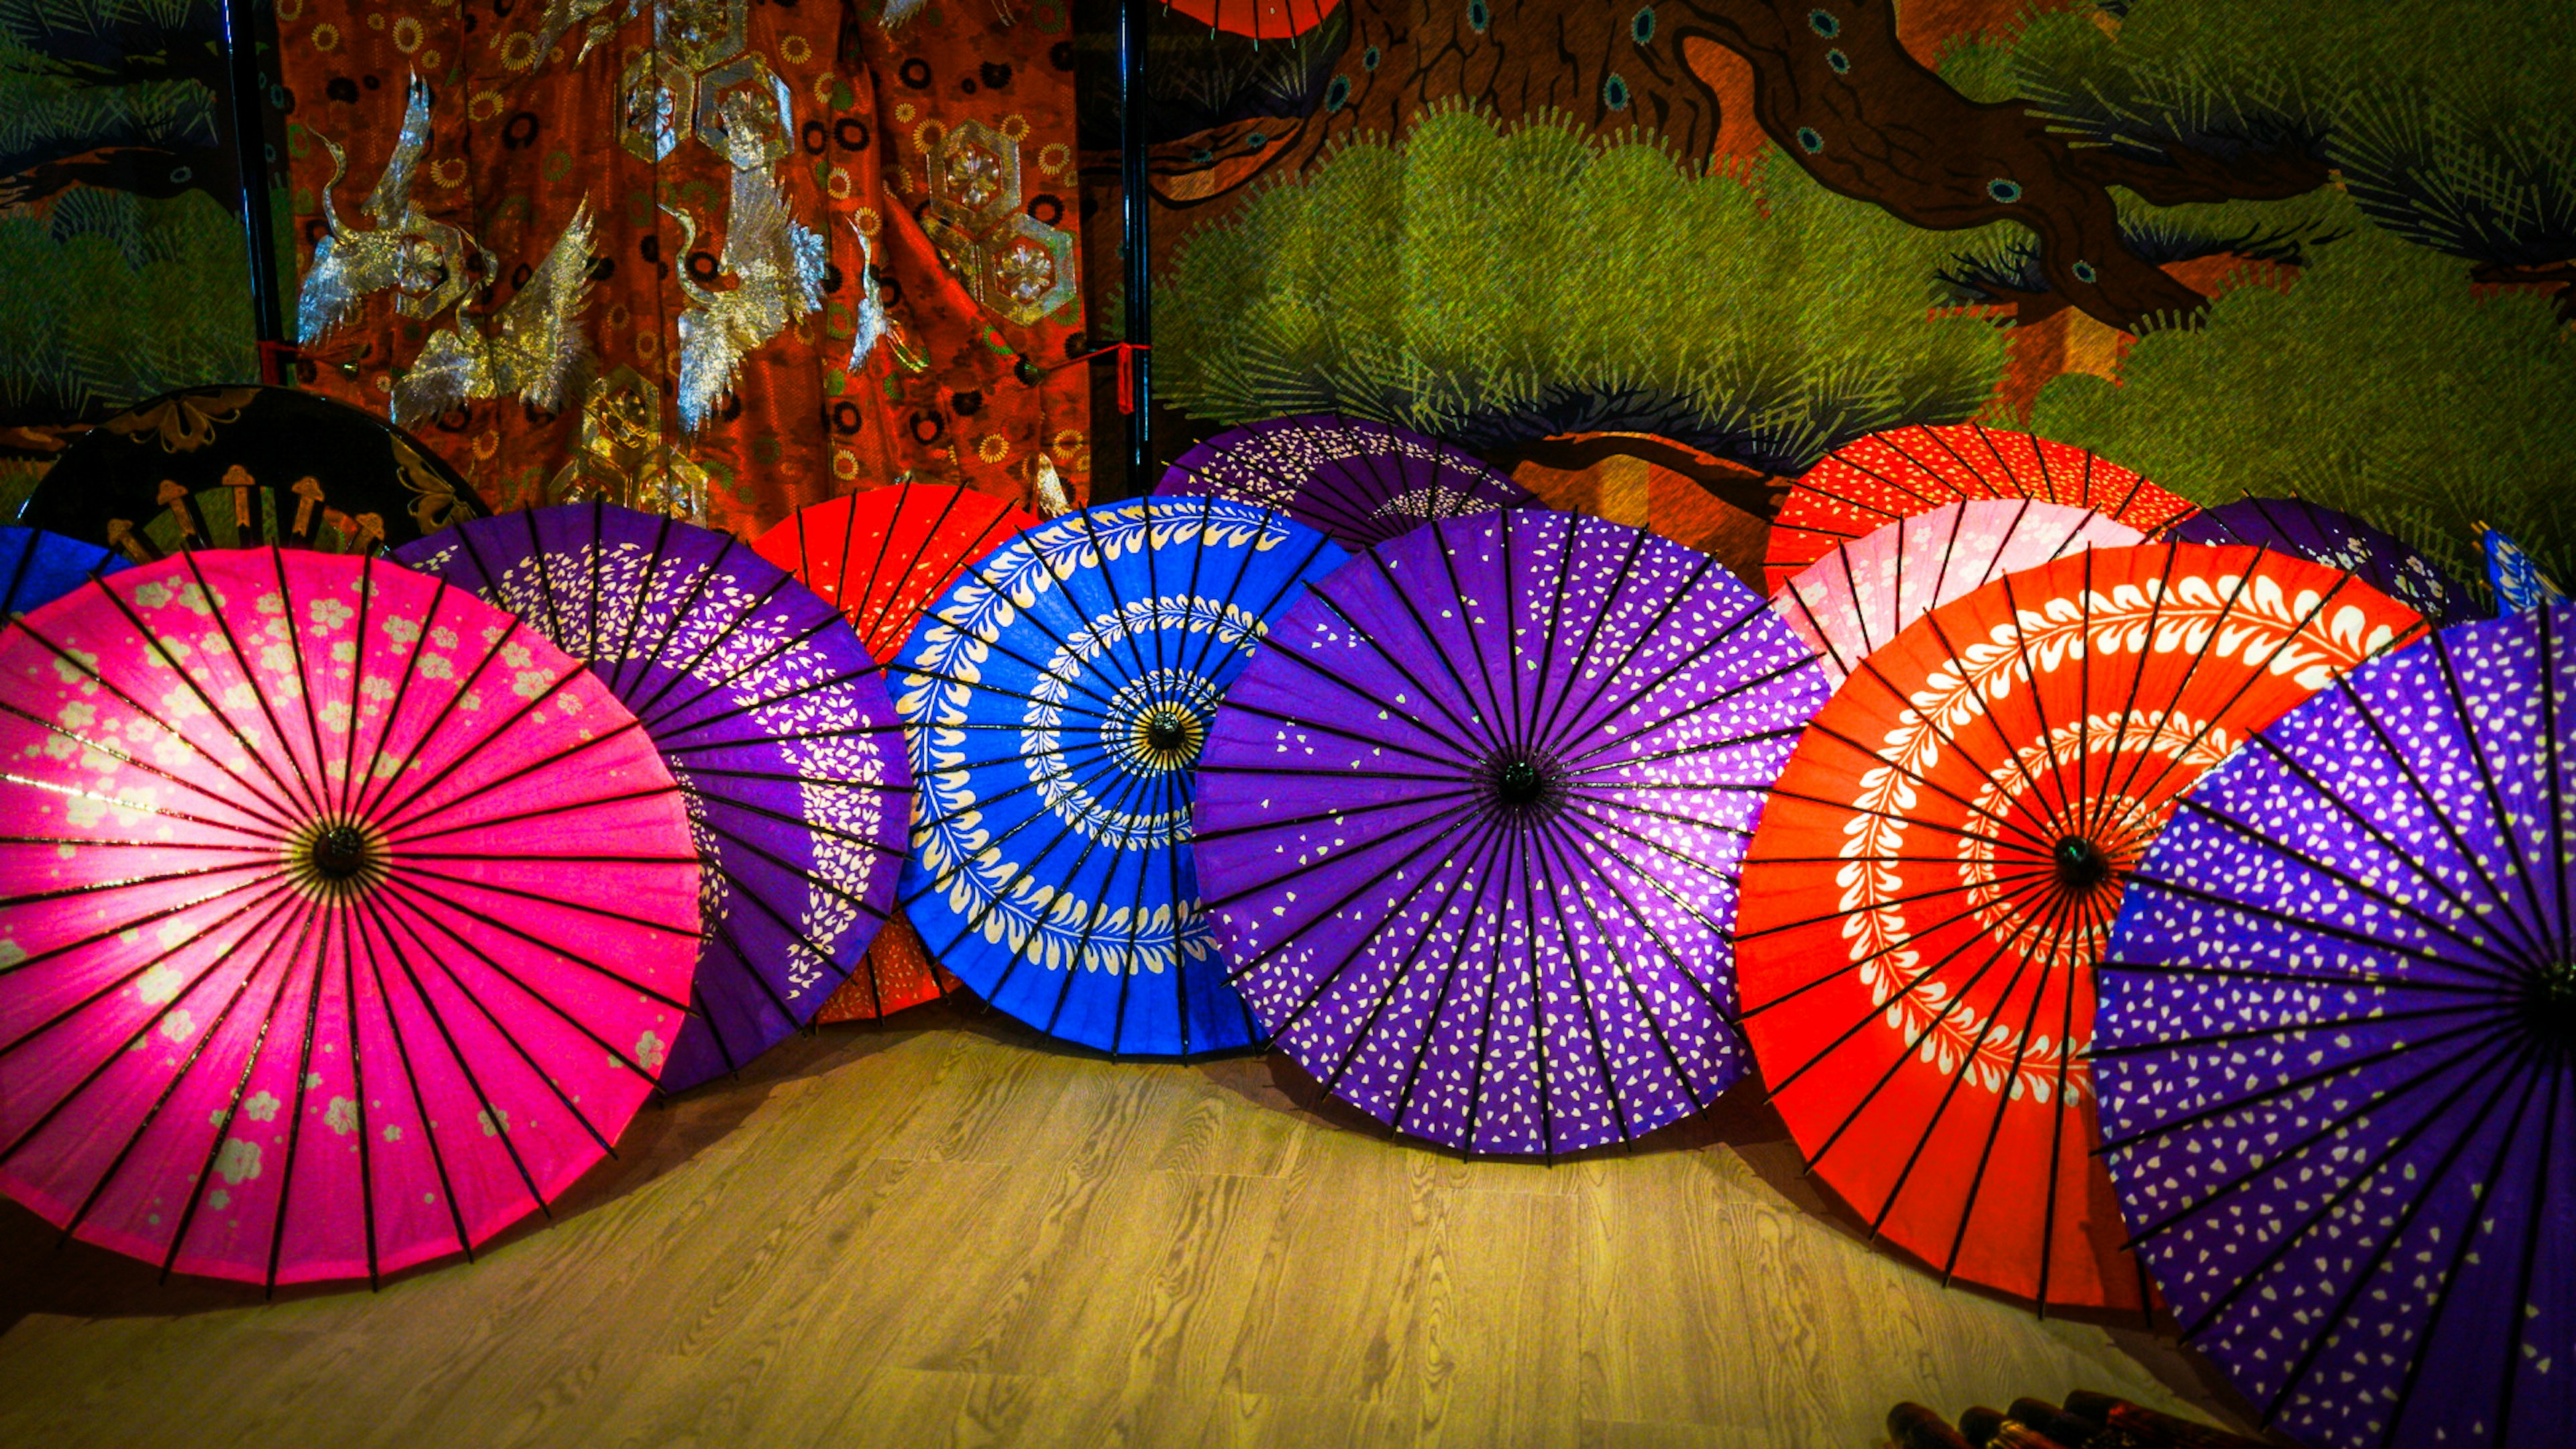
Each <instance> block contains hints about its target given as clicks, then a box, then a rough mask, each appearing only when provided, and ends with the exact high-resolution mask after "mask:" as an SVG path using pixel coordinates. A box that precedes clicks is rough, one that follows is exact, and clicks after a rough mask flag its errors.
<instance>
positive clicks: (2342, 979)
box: [2095, 960, 2495, 998]
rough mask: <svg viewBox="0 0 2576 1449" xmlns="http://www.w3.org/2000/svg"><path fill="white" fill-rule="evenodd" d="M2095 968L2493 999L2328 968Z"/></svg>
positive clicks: (2472, 991)
mask: <svg viewBox="0 0 2576 1449" xmlns="http://www.w3.org/2000/svg"><path fill="white" fill-rule="evenodd" d="M2095 969H2097V970H2101V971H2117V972H2120V973H2122V974H2124V975H2130V976H2216V977H2221V978H2224V979H2228V980H2245V981H2290V982H2296V983H2298V984H2300V985H2303V986H2316V985H2320V984H2333V985H2342V986H2393V987H2400V988H2403V989H2404V990H2407V991H2437V992H2452V993H2456V994H2459V995H2466V996H2478V997H2485V998H2492V997H2493V996H2494V995H2495V988H2494V987H2492V986H2472V985H2466V984H2463V983H2460V982H2456V981H2426V980H2417V979H2409V978H2404V977H2393V976H2345V975H2339V974H2333V973H2331V972H2330V971H2329V970H2328V969H2327V968H2323V967H2319V968H2317V969H2314V970H2307V969H2302V970H2298V971H2262V970H2257V969H2254V968H2252V967H2246V966H2199V965H2194V964H2191V963H2188V962H2182V961H2110V960H2106V961H2103V962H2102V963H2101V964H2100V965H2099V966H2098V967H2096V968H2095Z"/></svg>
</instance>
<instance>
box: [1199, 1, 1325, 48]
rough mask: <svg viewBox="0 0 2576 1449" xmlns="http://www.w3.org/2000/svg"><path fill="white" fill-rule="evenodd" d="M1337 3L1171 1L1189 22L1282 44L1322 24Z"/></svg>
mask: <svg viewBox="0 0 2576 1449" xmlns="http://www.w3.org/2000/svg"><path fill="white" fill-rule="evenodd" d="M1340 4H1341V0H1171V8H1172V9H1173V10H1175V11H1178V12H1179V13H1181V14H1183V15H1186V16H1188V17H1189V18H1191V19H1192V20H1196V21H1200V22H1203V23H1205V24H1208V25H1212V26H1214V27H1216V28H1217V29H1219V30H1222V31H1225V32H1227V33H1228V34H1232V35H1248V36H1251V37H1252V38H1253V39H1255V40H1286V39H1288V38H1289V37H1291V36H1296V35H1303V34H1305V33H1306V32H1307V31H1309V30H1312V29H1314V28H1315V27H1316V26H1318V25H1321V24H1323V23H1324V17H1325V16H1327V15H1330V14H1332V13H1333V10H1334V8H1335V7H1337V6H1338V5H1340Z"/></svg>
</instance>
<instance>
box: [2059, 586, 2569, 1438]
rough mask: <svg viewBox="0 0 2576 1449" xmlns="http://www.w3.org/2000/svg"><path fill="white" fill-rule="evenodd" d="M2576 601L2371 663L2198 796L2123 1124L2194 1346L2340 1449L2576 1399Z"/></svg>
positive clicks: (2533, 1430) (2141, 882)
mask: <svg viewBox="0 0 2576 1449" xmlns="http://www.w3.org/2000/svg"><path fill="white" fill-rule="evenodd" d="M2571 715H2576V609H2571V608H2569V607H2568V606H2565V605H2560V606H2555V607H2550V608H2546V609H2541V610H2538V611H2535V612H2532V613H2527V614H2520V615H2515V616H2512V617H2509V618H2505V619H2499V620H2495V621H2492V622H2483V623H2473V624H2463V625H2460V626H2457V627H2455V628H2451V629H2446V630H2444V631H2442V632H2441V633H2439V634H2436V635H2434V636H2432V638H2431V639H2429V640H2428V641H2426V642H2425V643H2422V644H2419V645H2416V646H2414V647H2413V648H2409V649H2404V650H2400V651H2398V652H2396V653H2394V654H2390V655H2388V656H2386V657H2384V658H2382V659H2380V660H2378V661H2376V662H2374V663H2371V664H2368V665H2365V666H2363V667H2362V668H2360V669H2358V670H2355V671H2354V672H2353V673H2351V674H2350V675H2348V676H2346V677H2345V678H2343V679H2342V680H2341V681H2339V682H2338V683H2336V684H2335V685H2334V686H2333V687H2331V688H2329V689H2327V690H2326V691H2324V692H2322V693H2320V694H2318V695H2316V696H2315V697H2314V698H2312V699H2310V700H2309V701H2307V702H2306V703H2304V704H2302V705H2300V706H2299V707H2298V708H2296V709H2294V710H2292V711H2290V712H2289V713H2288V714H2285V715H2283V716H2282V717H2281V718H2280V719H2278V720H2277V721H2275V722H2273V723H2272V724H2271V725H2270V726H2268V727H2266V728H2264V729H2262V730H2260V731H2257V732H2256V733H2255V734H2254V735H2253V736H2252V737H2251V741H2250V743H2249V744H2248V745H2247V746H2246V747H2245V748H2242V749H2240V750H2239V751H2238V752H2237V753H2236V756H2235V757H2234V759H2233V760H2231V761H2230V762H2229V763H2228V764H2226V765H2223V766H2221V767H2220V768H2218V769H2216V770H2213V771H2211V772H2210V774H2209V775H2208V776H2207V777H2206V778H2205V779H2204V780H2203V781H2202V782H2201V784H2200V785H2199V786H2198V787H2197V788H2196V789H2194V790H2193V791H2192V793H2191V794H2190V795H2188V796H2186V797H2184V799H2183V801H2182V808H2181V813H2180V814H2178V815H2177V816H2176V817H2175V818H2174V821H2173V823H2172V824H2171V825H2170V826H2168V827H2167V828H2166V830H2165V832H2164V834H2163V836H2162V837H2161V838H2160V839H2159V840H2158V841H2157V843H2156V845H2155V847H2154V849H2153V850H2152V851H2151V852H2150V853H2149V855H2148V856H2147V859H2146V862H2145V864H2144V865H2143V866H2142V867H2141V868H2140V869H2139V870H2138V871H2137V872H2136V873H2135V874H2133V875H2132V876H2130V878H2129V883H2128V897H2127V900H2126V902H2125V904H2124V905H2123V907H2122V909H2121V912H2120V916H2119V920H2118V922H2117V924H2116V926H2115V927H2114V929H2113V934H2112V940H2111V948H2110V954H2111V956H2112V958H2113V959H2112V960H2111V961H2110V962H2109V963H2106V964H2105V965H2104V966H2103V967H2102V969H2101V972H2100V980H2101V989H2102V997H2101V1014H2100V1018H2099V1025H2098V1031H2097V1035H2096V1038H2095V1055H2096V1057H2097V1058H2098V1060H2097V1061H2096V1063H2095V1073H2096V1075H2097V1077H2098V1079H2099V1081H2100V1085H2101V1094H2102V1128H2103V1134H2104V1139H2105V1142H2106V1147H2107V1151H2108V1153H2109V1156H2110V1165H2111V1173H2112V1177H2113V1179H2114V1180H2115V1181H2116V1182H2117V1184H2118V1186H2119V1188H2120V1193H2121V1200H2122V1205H2123V1208H2124V1210H2125V1211H2126V1213H2127V1215H2128V1219H2129V1226H2130V1228H2131V1230H2132V1235H2133V1238H2134V1240H2135V1242H2136V1244H2137V1246H2138V1249H2139V1251H2140V1252H2141V1253H2142V1254H2143V1255H2144V1256H2145V1258H2146V1260H2147V1263H2148V1265H2149V1267H2150V1269H2151V1270H2152V1271H2153V1272H2154V1274H2155V1277H2156V1281H2157V1283H2158V1285H2159V1286H2160V1287H2161V1288H2162V1289H2163V1290H2164V1293H2165V1297H2166V1298H2167V1300H2168V1301H2169V1302H2171V1303H2172V1305H2173V1307H2174V1311H2175V1312H2176V1314H2177V1315H2178V1316H2179V1317H2180V1319H2181V1321H2182V1325H2183V1328H2184V1331H2185V1333H2186V1334H2187V1335H2188V1336H2189V1337H2190V1338H2191V1340H2192V1341H2193V1342H2194V1343H2195V1344H2196V1346H2197V1347H2198V1348H2199V1349H2200V1350H2201V1351H2202V1352H2203V1353H2206V1354H2207V1355H2209V1357H2211V1358H2212V1359H2214V1360H2216V1361H2217V1362H2218V1364H2219V1365H2220V1366H2221V1367H2223V1368H2224V1369H2226V1371H2227V1372H2228V1373H2229V1375H2230V1376H2231V1377H2233V1378H2234V1379H2235V1381H2236V1384H2237V1387H2238V1388H2240V1389H2242V1390H2243V1391H2244V1392H2245V1393H2246V1395H2247V1396H2248V1397H2249V1398H2251V1399H2252V1400H2253V1401H2254V1402H2255V1403H2256V1404H2257V1405H2258V1406H2260V1408H2261V1409H2262V1411H2263V1414H2264V1416H2265V1418H2266V1420H2267V1421H2270V1422H2276V1423H2278V1424H2279V1425H2280V1426H2281V1427H2282V1428H2284V1429H2286V1430H2288V1431H2289V1432H2290V1433H2292V1434H2294V1435H2296V1436H2298V1437H2299V1438H2301V1439H2302V1440H2304V1441H2306V1442H2308V1443H2310V1444H2314V1445H2318V1446H2320V1449H2323V1446H2328V1445H2333V1446H2360V1445H2370V1446H2390V1445H2414V1444H2472V1443H2474V1444H2487V1445H2501V1446H2514V1445H2528V1446H2533V1449H2538V1446H2543V1445H2559V1444H2564V1443H2566V1442H2568V1437H2567V1436H2568V1434H2569V1426H2570V1425H2571V1424H2576V967H2571V966H2570V964H2569V962H2570V955H2571V947H2572V946H2576V932H2571V929H2570V900H2571V894H2576V866H2572V865H2571V861H2570V858H2569V852H2568V848H2569V845H2570V843H2571V840H2576V779H2571V778H2570V769H2571V766H2576V739H2571V738H2570V736H2571V732H2576V726H2571V718H2570V717H2571Z"/></svg>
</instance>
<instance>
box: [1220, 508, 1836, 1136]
mask: <svg viewBox="0 0 2576 1449" xmlns="http://www.w3.org/2000/svg"><path fill="white" fill-rule="evenodd" d="M1825 692H1826V685H1825V680H1824V676H1823V672H1822V669H1821V667H1820V666H1819V664H1818V663H1817V661H1816V658H1815V656H1814V654H1813V653H1812V652H1811V651H1810V650H1808V649H1807V647H1806V646H1805V645H1804V644H1802V643H1801V642H1799V640H1798V638H1797V636H1796V635H1794V634H1792V633H1791V632H1790V630H1789V628H1788V626H1787V625H1786V624H1783V623H1782V622H1781V621H1780V620H1779V618H1778V617H1777V616H1776V615H1774V614H1773V613H1772V612H1771V611H1770V610H1769V609H1768V608H1766V607H1765V606H1764V603H1763V600H1762V599H1761V598H1760V597H1759V596H1758V595H1756V594H1754V593H1753V591H1752V590H1750V589H1747V588H1746V587H1744V586H1743V585H1742V584H1740V583H1738V582H1736V580H1735V579H1734V578H1733V577H1732V576H1731V575H1729V574H1728V573H1727V572H1726V571H1725V570H1724V569H1722V568H1719V567H1718V566H1717V565H1716V562H1715V561H1714V560H1712V559H1710V558H1708V557H1706V556H1705V555H1702V554H1699V553H1696V552H1693V551H1692V550H1690V549H1686V548H1683V547H1682V546H1680V545H1679V544H1675V543H1671V542H1668V541H1666V540H1663V539H1659V538H1656V537H1654V536H1653V535H1651V534H1648V533H1646V532H1644V531H1642V530H1639V529H1634V528H1628V527H1624V526H1622V525H1619V524H1615V523H1607V522H1603V521H1600V520H1597V519H1588V518H1576V517H1574V516H1571V515H1568V514H1561V513H1551V512H1546V511H1543V510H1535V509H1533V510H1526V511H1518V512H1509V513H1497V514H1489V515H1485V516H1481V517H1476V518H1469V519H1453V520H1447V521H1442V522H1438V523H1434V524H1432V525H1431V526H1429V527H1427V528H1424V529H1421V530H1419V531H1417V532H1414V533H1411V534H1408V535H1406V536H1404V537H1402V538H1400V539H1396V540H1394V541H1392V542H1389V543H1385V544H1381V545H1380V546H1378V547H1377V548H1376V549H1374V550H1372V551H1370V552H1368V553H1365V554H1362V555H1360V556H1358V557H1357V558H1355V559H1354V560H1353V561H1352V562H1351V563H1350V564H1348V565H1346V566H1345V567H1343V568H1342V569H1340V570H1338V571H1336V572H1335V573H1333V574H1332V575H1330V576H1329V577H1327V578H1325V579H1324V580H1322V581H1321V582H1319V583H1316V584H1314V585H1312V586H1311V587H1310V589H1309V592H1308V594H1307V597H1306V598H1305V599H1303V600H1301V601H1300V602H1299V603H1297V604H1296V605H1295V606H1294V607H1292V608H1291V609H1289V611H1288V612H1287V613H1286V614H1284V615H1283V616H1281V618H1280V620H1279V622H1278V623H1277V624H1275V625H1273V626H1272V628H1271V632H1270V641H1269V644H1268V646H1267V647H1266V648H1264V649H1263V651H1262V652H1261V654H1260V655H1259V656H1258V657H1256V658H1255V659H1254V660H1253V663H1252V666H1251V667H1250V668H1249V669H1247V670H1246V671H1245V672H1244V674H1243V676H1242V677H1241V678H1240V679H1239V680H1237V681H1236V682H1235V684H1234V686H1233V688H1232V689H1231V690H1230V691H1229V692H1228V694H1227V696H1226V701H1225V704H1224V705H1223V707H1222V708H1221V709H1219V711H1218V713H1217V718H1216V723H1215V725H1214V727H1213V728H1212V729H1211V731H1210V733H1209V737H1208V743H1207V748H1206V752H1205V754H1204V756H1203V757H1202V762H1201V764H1200V767H1199V769H1200V776H1201V780H1200V786H1199V799H1198V828H1199V837H1198V862H1199V876H1200V882H1201V887H1202V889H1203V890H1204V892H1205V894H1206V899H1207V901H1208V903H1209V904H1210V905H1211V906H1212V907H1214V908H1215V913H1216V923H1215V932H1216V937H1217V941H1218V943H1219V945H1220V946H1221V947H1222V948H1223V949H1224V950H1225V951H1226V953H1227V954H1228V957H1229V960H1230V962H1231V964H1232V966H1233V968H1234V972H1235V977H1236V981H1237V984H1238V985H1239V986H1240V987H1241V989H1242V991H1243V993H1244V996H1245V998H1246V1000H1247V1001H1249V1002H1250V1004H1251V1006H1252V1009H1253V1012H1254V1014H1255V1015H1256V1016H1257V1017H1258V1018H1259V1019H1260V1021H1261V1024H1262V1026H1263V1027H1264V1028H1265V1029H1266V1030H1267V1031H1268V1032H1269V1033H1271V1035H1272V1037H1273V1039H1274V1041H1275V1042H1276V1044H1277V1045H1279V1046H1281V1047H1282V1048H1284V1049H1285V1050H1286V1051H1287V1052H1288V1053H1289V1055H1290V1056H1292V1057H1294V1058H1295V1059H1296V1060H1297V1061H1298V1063H1299V1064H1300V1065H1302V1066H1304V1067H1305V1068H1306V1070H1308V1071H1309V1072H1311V1073H1313V1074H1314V1075H1315V1077H1316V1078H1317V1079H1318V1080H1319V1081H1320V1082H1322V1083H1323V1085H1324V1087H1325V1089H1326V1090H1328V1091H1330V1092H1331V1093H1333V1094H1334V1095H1335V1096H1338V1097H1340V1098H1342V1099H1343V1100H1345V1101H1347V1102H1350V1103H1351V1104H1353V1105H1355V1106H1357V1107H1359V1108H1360V1109H1361V1110H1363V1111H1366V1112H1368V1113H1369V1114H1370V1115H1372V1116H1374V1117H1377V1118H1378V1119H1379V1120H1381V1121H1384V1122H1387V1123H1389V1124H1390V1125H1392V1126H1393V1127H1394V1128H1395V1129H1396V1130H1398V1131H1400V1132H1405V1133H1409V1134H1411V1135H1413V1136H1416V1137H1420V1138H1424V1139H1427V1140H1430V1141H1433V1142H1437V1143H1441V1144H1444V1145H1447V1146H1450V1147H1455V1148H1459V1149H1461V1150H1464V1151H1467V1152H1483V1153H1516V1154H1548V1155H1554V1154H1557V1153H1562V1152H1571V1151H1576V1150H1579V1149H1581V1148H1586V1147H1593V1146H1598V1145H1600V1144H1603V1143H1607V1142H1616V1141H1621V1140H1625V1139H1630V1138H1635V1137H1638V1136H1641V1135H1643V1134H1644V1133H1647V1132H1649V1131H1652V1130H1654V1129H1655V1128H1657V1127H1660V1126H1662V1125H1664V1124H1665V1123H1668V1122H1671V1121H1673V1120H1674V1119H1676V1118H1679V1117H1682V1116H1685V1115H1687V1114H1689V1113H1691V1112H1693V1111H1696V1110H1698V1109H1699V1108H1702V1107H1705V1106H1707V1105H1708V1104H1709V1103H1710V1102H1711V1101H1712V1100H1714V1099H1715V1097H1716V1096H1717V1094H1718V1093H1719V1092H1721V1091H1723V1090H1724V1089H1725V1088H1726V1086H1727V1085H1728V1084H1729V1083H1730V1082H1732V1081H1734V1079H1735V1078H1736V1076H1737V1075H1738V1074H1739V1073H1740V1072H1741V1071H1742V1070H1743V1054H1742V1048H1741V1045H1740V1044H1739V1042H1738V1041H1737V1038H1736V1035H1735V1032H1734V1029H1733V1028H1732V1026H1731V1025H1730V1024H1729V1023H1730V1018H1731V1017H1732V1015H1733V1013H1734V1008H1735V983H1734V975H1733V970H1732V967H1731V956H1730V948H1729V944H1728V939H1727V932H1728V928H1729V927H1730V925H1731V924H1732V922H1733V920H1734V914H1735V870H1736V865H1737V862H1738V861H1739V860H1740V859H1741V858H1742V856H1743V853H1744V846H1745V842H1746V840H1747V839H1748V838H1749V837H1750V835H1751V833H1752V829H1753V826H1754V823H1755V819H1756V817H1757V816H1758V815H1759V814H1760V812H1761V809H1762V803H1763V799H1764V795H1765V792H1766V791H1767V790H1768V788H1769V786H1770V784H1771V781H1772V779H1773V777H1775V776H1776V775H1777V774H1778V773H1779V770H1780V766H1781V764H1782V762H1784V761H1785V760H1787V758H1788V757H1789V752H1790V749H1791V747H1792V746H1793V745H1794V744H1795V742H1796V737H1797V732H1798V730H1799V728H1800V727H1801V726H1802V725H1803V724H1804V723H1805V721H1806V719H1807V717H1808V716H1809V715H1811V714H1813V713H1814V712H1815V710H1816V708H1817V707H1818V706H1819V705H1820V704H1822V703H1823V702H1824V698H1825Z"/></svg>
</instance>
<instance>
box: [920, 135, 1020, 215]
mask: <svg viewBox="0 0 2576 1449" xmlns="http://www.w3.org/2000/svg"><path fill="white" fill-rule="evenodd" d="M930 197H931V200H932V201H933V202H934V203H936V204H937V205H938V206H940V207H941V208H943V209H945V210H947V211H950V212H953V213H955V214H957V215H958V216H960V217H963V218H972V220H973V222H974V223H975V225H976V229H978V230H982V229H983V228H985V227H989V226H992V225H994V224H995V223H998V222H999V221H1001V219H1002V218H1003V217H1004V216H1005V215H1007V214H1008V213H1010V212H1011V211H1012V210H1013V209H1015V208H1017V207H1018V206H1019V204H1020V146H1019V143H1018V142H1016V141H1014V140H1012V139H1011V138H1010V137H1008V136H1005V135H1003V134H1002V133H1001V132H999V131H996V130H994V129H993V128H992V127H990V126H987V125H985V124H984V123H983V122H981V121H960V122H958V123H957V124H956V125H955V126H954V127H951V128H950V130H949V132H948V134H947V135H945V136H942V137H940V138H939V145H938V147H937V148H936V149H935V150H934V152H933V154H932V155H931V158H930Z"/></svg>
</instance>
